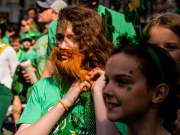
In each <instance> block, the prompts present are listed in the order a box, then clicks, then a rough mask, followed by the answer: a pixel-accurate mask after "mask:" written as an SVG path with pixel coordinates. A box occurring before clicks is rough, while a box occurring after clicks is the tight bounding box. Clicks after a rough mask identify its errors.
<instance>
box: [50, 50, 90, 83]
mask: <svg viewBox="0 0 180 135" xmlns="http://www.w3.org/2000/svg"><path fill="white" fill-rule="evenodd" d="M62 55H65V56H67V57H68V59H67V60H65V61H62V58H61V56H62ZM82 60H83V55H82V54H81V53H80V52H79V50H76V49H69V50H64V49H61V48H58V47H55V48H54V50H53V51H52V53H51V61H52V64H53V66H54V69H55V74H57V75H60V76H61V78H62V80H64V81H67V82H69V83H71V82H72V81H74V80H75V79H76V80H80V81H89V77H88V75H87V73H88V70H85V68H84V69H83V67H82V65H81V63H82Z"/></svg>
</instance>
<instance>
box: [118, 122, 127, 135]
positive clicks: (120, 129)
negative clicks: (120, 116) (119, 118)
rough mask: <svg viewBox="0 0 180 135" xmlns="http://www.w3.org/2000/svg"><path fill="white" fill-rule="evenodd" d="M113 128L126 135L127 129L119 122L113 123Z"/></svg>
mask: <svg viewBox="0 0 180 135" xmlns="http://www.w3.org/2000/svg"><path fill="white" fill-rule="evenodd" d="M115 126H116V127H117V129H118V131H119V132H120V133H121V134H122V135H128V127H127V125H126V124H124V123H121V122H115Z"/></svg>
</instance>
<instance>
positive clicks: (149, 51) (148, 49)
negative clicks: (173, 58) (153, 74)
mask: <svg viewBox="0 0 180 135" xmlns="http://www.w3.org/2000/svg"><path fill="white" fill-rule="evenodd" d="M146 50H147V52H148V53H149V54H150V56H151V57H152V59H153V60H154V62H155V63H156V66H157V68H158V70H159V74H160V77H161V80H162V81H164V82H165V80H166V79H165V76H164V70H163V68H162V64H161V62H160V59H159V57H158V56H157V55H156V53H155V52H154V50H153V49H152V48H150V47H147V48H146Z"/></svg>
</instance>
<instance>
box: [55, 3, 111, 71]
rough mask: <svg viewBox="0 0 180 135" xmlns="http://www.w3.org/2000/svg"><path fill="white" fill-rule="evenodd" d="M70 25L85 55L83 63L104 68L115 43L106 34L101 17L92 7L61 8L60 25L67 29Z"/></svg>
mask: <svg viewBox="0 0 180 135" xmlns="http://www.w3.org/2000/svg"><path fill="white" fill-rule="evenodd" d="M69 25H71V26H72V31H73V32H74V35H75V41H76V42H78V44H79V49H80V51H81V52H82V53H83V54H84V56H85V60H84V61H83V63H82V64H83V65H85V67H91V68H95V67H100V68H102V69H104V68H105V64H106V62H107V59H108V57H109V54H110V52H111V51H112V49H113V44H112V43H111V42H109V41H108V40H107V38H106V36H105V33H104V31H103V27H102V20H101V17H100V16H99V15H98V14H97V12H96V11H94V10H92V9H90V8H85V7H82V6H68V7H66V8H64V9H62V10H61V14H60V16H59V22H58V26H60V27H61V28H62V29H64V28H65V29H66V28H67V26H69Z"/></svg>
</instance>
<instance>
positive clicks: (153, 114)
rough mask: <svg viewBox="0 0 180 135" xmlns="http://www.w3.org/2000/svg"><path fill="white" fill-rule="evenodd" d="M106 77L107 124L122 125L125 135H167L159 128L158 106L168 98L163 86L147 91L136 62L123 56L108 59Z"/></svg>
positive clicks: (168, 134) (166, 89) (144, 80)
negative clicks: (119, 122) (124, 128)
mask: <svg viewBox="0 0 180 135" xmlns="http://www.w3.org/2000/svg"><path fill="white" fill-rule="evenodd" d="M117 61H119V62H117ZM127 61H128V62H127ZM112 67H113V70H112ZM105 73H106V75H105V76H106V86H105V88H104V91H103V93H104V96H105V104H106V108H107V118H108V119H109V120H111V121H124V122H125V123H126V124H127V126H128V135H145V134H146V135H170V133H169V132H168V131H167V130H165V129H164V128H163V127H162V125H161V124H160V121H159V118H158V106H157V104H159V103H161V102H163V100H164V99H165V98H166V96H167V95H168V92H169V89H168V86H167V85H166V84H160V85H158V86H157V87H156V88H155V89H153V90H152V89H149V87H148V86H147V83H146V78H145V76H144V75H143V74H142V73H141V71H140V68H139V66H138V65H137V61H136V60H135V59H133V58H132V57H129V56H127V55H126V54H124V53H119V54H115V55H113V56H112V57H110V59H109V60H108V62H107V65H106V70H105ZM128 87H131V89H128Z"/></svg>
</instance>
